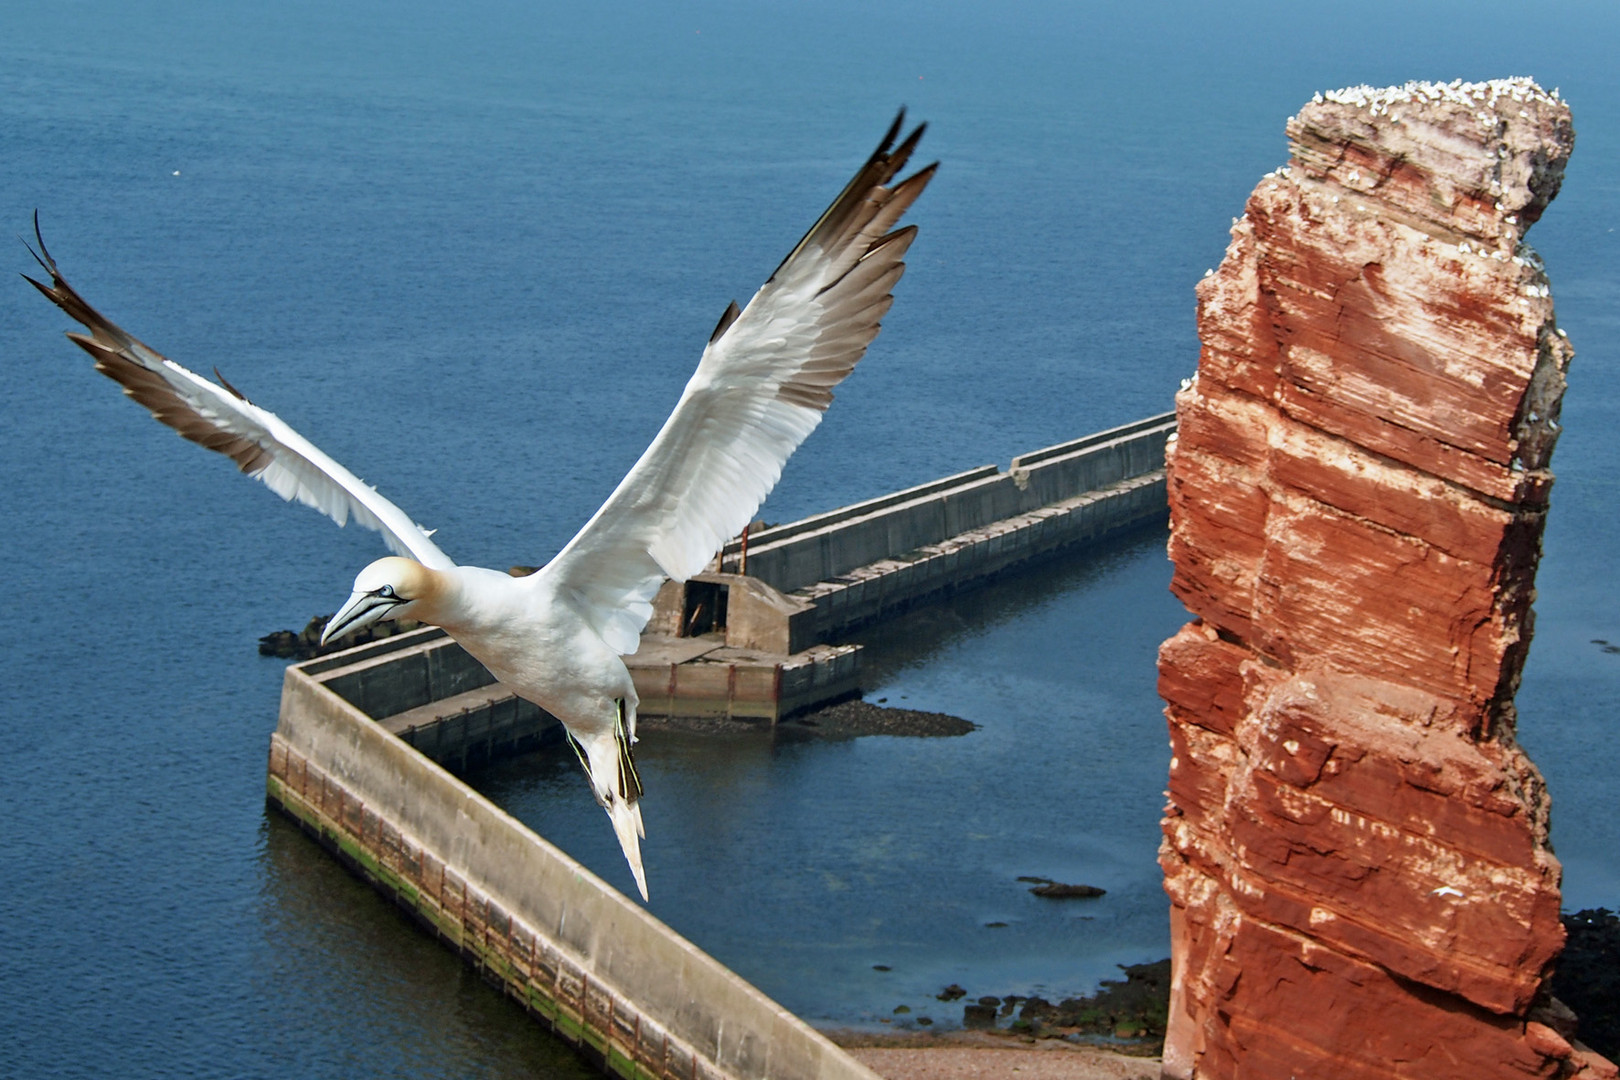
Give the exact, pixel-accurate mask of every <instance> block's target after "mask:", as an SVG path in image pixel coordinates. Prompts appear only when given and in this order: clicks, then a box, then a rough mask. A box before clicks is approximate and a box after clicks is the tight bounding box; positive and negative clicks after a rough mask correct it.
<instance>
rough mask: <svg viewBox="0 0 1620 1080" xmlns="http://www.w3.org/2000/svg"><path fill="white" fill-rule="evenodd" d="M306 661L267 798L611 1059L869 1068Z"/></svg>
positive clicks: (288, 693)
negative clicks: (341, 691)
mask: <svg viewBox="0 0 1620 1080" xmlns="http://www.w3.org/2000/svg"><path fill="white" fill-rule="evenodd" d="M385 644H387V643H385ZM320 663H322V661H314V662H312V665H319V664H320ZM307 666H311V665H295V666H293V667H291V668H289V669H288V670H287V676H286V684H285V687H284V690H283V694H282V706H281V716H280V723H279V725H278V727H277V730H276V732H275V734H274V735H273V736H272V737H271V744H270V775H269V780H268V797H269V800H270V802H271V803H272V804H273V805H275V806H276V807H278V808H279V809H281V810H282V811H284V812H285V813H287V814H289V815H290V816H291V817H293V818H294V819H295V820H297V821H298V822H299V823H300V824H301V825H302V826H303V828H304V829H305V830H306V831H307V832H308V833H310V834H311V835H312V836H314V837H315V838H316V839H318V840H319V841H320V842H321V843H322V844H323V845H325V846H326V847H327V848H328V849H330V850H331V851H333V852H334V853H335V854H337V855H338V856H339V857H340V858H341V859H342V860H343V861H344V862H345V863H347V864H348V865H349V866H350V867H351V868H352V869H353V870H355V871H356V872H357V873H359V874H361V875H362V876H363V877H365V878H366V879H367V880H369V881H370V882H371V883H372V884H373V885H375V886H376V887H377V888H378V889H379V890H380V891H382V892H383V893H384V894H385V895H387V896H389V897H390V898H391V899H393V900H394V901H395V902H396V903H398V904H400V905H401V906H402V907H404V908H406V909H407V910H408V911H410V912H411V913H412V914H413V915H414V916H415V917H416V918H417V919H418V921H419V922H421V924H422V925H423V926H424V927H425V928H427V929H428V930H429V931H430V932H432V933H434V934H436V935H437V936H438V937H439V938H440V939H441V940H443V941H444V942H445V943H446V944H447V945H448V946H450V947H451V948H454V949H456V950H458V951H459V952H460V953H461V954H462V956H463V957H465V958H466V960H467V961H468V963H470V964H472V965H473V966H474V967H476V968H477V969H478V970H479V971H480V972H481V973H482V974H483V975H484V976H485V977H486V978H487V979H489V980H490V981H492V982H494V983H496V984H497V985H499V986H500V987H501V988H502V989H503V990H504V991H505V992H506V993H507V994H508V995H510V996H511V997H512V998H514V999H515V1000H517V1001H518V1002H519V1003H520V1004H522V1005H523V1007H524V1008H525V1009H526V1010H528V1011H529V1012H530V1013H531V1014H532V1015H534V1016H535V1017H536V1018H537V1019H539V1020H540V1021H542V1022H543V1023H546V1024H547V1025H549V1026H550V1027H551V1028H552V1030H553V1031H555V1032H556V1033H557V1034H558V1035H559V1036H561V1037H562V1038H564V1039H566V1040H567V1041H569V1042H571V1043H573V1044H575V1045H576V1046H577V1047H579V1048H580V1050H581V1051H582V1052H584V1053H586V1054H587V1056H589V1057H591V1058H592V1059H594V1060H596V1061H597V1062H599V1063H600V1064H601V1066H602V1067H603V1068H604V1069H605V1070H606V1071H608V1072H610V1073H612V1074H615V1075H618V1076H622V1077H626V1078H627V1080H641V1078H654V1077H656V1078H659V1080H664V1078H668V1080H677V1078H678V1080H709V1078H713V1080H719V1078H723V1077H739V1078H740V1077H772V1078H778V1080H798V1078H803V1080H811V1078H815V1080H838V1078H850V1080H876V1074H875V1073H873V1072H871V1071H870V1070H869V1069H867V1068H866V1067H865V1066H864V1065H861V1064H860V1063H859V1062H858V1061H856V1060H855V1059H854V1058H852V1057H850V1056H849V1055H848V1054H846V1053H845V1052H844V1051H843V1050H840V1049H839V1048H838V1047H837V1046H835V1045H833V1044H832V1043H831V1042H830V1041H828V1040H827V1039H826V1038H825V1037H824V1036H822V1035H821V1034H819V1033H818V1032H816V1031H814V1030H813V1029H812V1028H810V1027H809V1026H808V1025H806V1024H805V1023H804V1022H803V1021H801V1020H799V1019H798V1018H797V1017H795V1016H793V1015H792V1014H791V1013H789V1012H788V1011H787V1010H785V1009H783V1008H782V1007H781V1006H779V1005H777V1004H776V1003H775V1002H773V1001H771V1000H770V999H769V998H767V997H766V996H765V995H764V994H762V993H761V992H760V991H759V990H757V989H755V988H754V987H753V986H751V985H750V984H749V983H747V982H746V981H744V980H743V979H742V978H741V977H740V976H738V975H736V974H735V973H733V972H732V971H730V970H729V969H727V968H726V967H724V966H723V965H721V964H720V963H719V962H718V961H716V960H714V959H713V958H712V957H710V956H709V955H708V954H706V953H704V952H703V951H702V950H701V949H699V948H697V947H696V946H695V945H693V944H692V943H690V942H689V941H687V940H686V939H684V938H682V937H681V936H680V935H679V934H677V933H675V932H674V931H673V930H671V929H670V928H669V927H667V926H665V925H664V924H663V923H661V922H660V921H658V920H657V919H656V918H654V917H653V916H652V915H651V914H650V913H649V912H647V911H646V909H644V908H642V907H640V906H639V905H637V904H635V903H633V902H632V901H630V900H628V899H626V898H625V897H624V896H623V895H622V894H621V893H619V892H618V891H617V890H615V889H613V888H612V887H610V886H609V885H607V884H606V883H605V882H603V881H602V880H601V879H600V878H598V877H596V875H594V874H592V873H591V872H590V871H589V870H587V869H586V868H585V867H584V866H582V865H580V864H579V863H577V862H575V861H574V860H573V859H571V858H569V857H568V856H567V855H565V854H564V853H563V852H561V851H560V850H558V849H557V848H555V847H553V846H552V845H551V844H549V843H547V842H546V841H545V840H543V839H541V838H540V837H539V836H537V835H536V834H535V833H533V832H532V831H530V830H529V829H528V828H526V827H525V826H524V825H523V824H522V823H521V822H519V821H517V820H516V819H514V818H512V817H510V816H509V815H507V814H505V813H504V812H502V811H501V810H500V809H498V808H497V807H496V806H495V805H494V804H492V803H491V802H490V801H489V800H487V799H485V798H484V797H483V796H482V795H480V794H479V793H478V792H476V791H474V790H473V789H472V788H470V787H468V786H467V785H466V784H465V783H463V782H462V781H460V780H458V779H457V778H456V777H455V776H453V775H451V774H450V773H449V772H448V771H446V770H445V769H444V768H443V767H442V766H440V765H438V764H436V763H435V762H433V761H431V760H429V759H428V758H427V757H426V756H425V755H423V754H422V753H420V752H418V751H417V750H416V749H415V748H414V747H412V746H410V745H408V744H407V743H405V742H404V741H402V740H401V739H399V738H397V737H396V736H394V735H393V734H391V733H389V732H388V731H387V730H385V729H384V728H383V727H382V726H381V725H379V724H377V723H376V722H375V721H373V720H372V718H371V717H370V716H368V715H366V713H364V712H362V711H361V710H360V709H359V708H357V707H356V706H355V705H353V704H351V703H350V702H349V701H347V700H345V699H344V698H343V697H341V696H339V695H338V694H337V693H336V692H334V690H333V689H332V688H331V687H330V686H329V685H327V683H323V681H322V678H321V675H322V674H329V673H321V672H316V673H311V672H310V671H307V670H305V668H306V667H307ZM337 677H338V678H341V677H342V676H341V675H339V676H337ZM328 681H330V680H328Z"/></svg>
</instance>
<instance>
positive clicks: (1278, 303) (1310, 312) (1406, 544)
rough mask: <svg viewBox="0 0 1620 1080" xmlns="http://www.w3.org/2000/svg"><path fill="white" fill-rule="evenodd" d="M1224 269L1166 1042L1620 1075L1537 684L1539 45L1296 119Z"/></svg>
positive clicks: (1220, 1052) (1174, 858)
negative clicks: (1543, 757) (1525, 55)
mask: <svg viewBox="0 0 1620 1080" xmlns="http://www.w3.org/2000/svg"><path fill="white" fill-rule="evenodd" d="M1288 136H1289V140H1290V144H1291V160H1290V162H1289V164H1288V166H1287V167H1285V168H1281V169H1279V170H1277V171H1276V172H1275V173H1272V174H1268V175H1267V176H1266V177H1265V178H1264V179H1263V180H1262V181H1261V183H1260V185H1259V186H1258V187H1257V188H1256V189H1255V190H1254V193H1253V194H1252V195H1251V196H1250V198H1249V201H1248V205H1247V207H1246V210H1245V213H1244V216H1243V217H1242V218H1240V219H1238V220H1237V221H1236V222H1235V223H1234V224H1233V227H1232V242H1231V245H1230V247H1229V248H1228V249H1227V252H1226V257H1225V259H1224V261H1223V262H1222V263H1221V266H1220V268H1219V269H1218V270H1216V271H1214V272H1212V273H1211V274H1210V275H1208V276H1206V278H1205V279H1204V281H1203V282H1202V283H1201V284H1200V286H1199V288H1198V324H1199V336H1200V339H1201V341H1202V346H1203V347H1202V353H1201V356H1200V359H1199V366H1198V373H1197V375H1196V377H1195V378H1194V379H1193V380H1191V382H1190V383H1189V384H1188V385H1187V386H1186V387H1185V388H1184V389H1183V390H1182V392H1181V393H1180V394H1179V395H1178V397H1177V413H1178V419H1179V436H1178V438H1177V440H1176V441H1175V442H1174V443H1173V444H1172V446H1171V447H1170V449H1169V452H1168V461H1169V470H1170V473H1169V475H1170V479H1169V491H1170V506H1171V518H1172V538H1171V541H1170V554H1171V557H1172V559H1173V560H1174V562H1175V576H1174V581H1173V584H1172V589H1173V591H1174V592H1175V593H1176V595H1177V596H1178V597H1180V598H1181V600H1182V601H1183V602H1184V603H1185V604H1186V605H1187V607H1188V609H1189V610H1190V611H1191V613H1192V614H1193V616H1194V619H1193V621H1192V622H1190V623H1189V624H1187V626H1185V627H1183V628H1182V630H1181V631H1180V632H1179V633H1178V634H1176V636H1175V637H1173V638H1171V639H1170V640H1169V641H1167V642H1165V644H1164V646H1163V647H1162V649H1161V650H1160V660H1159V677H1160V681H1159V688H1160V693H1161V695H1162V696H1163V697H1164V699H1165V701H1166V703H1167V706H1168V707H1167V710H1166V712H1167V716H1168V718H1169V726H1170V738H1171V748H1172V754H1173V757H1172V760H1171V766H1170V789H1169V793H1168V794H1169V805H1168V807H1167V809H1166V817H1165V819H1164V833H1165V841H1164V845H1163V847H1162V849H1161V863H1162V865H1163V868H1164V873H1165V886H1166V889H1167V891H1168V892H1169V894H1170V898H1171V901H1172V935H1173V952H1174V959H1175V975H1174V989H1173V997H1172V1002H1171V1017H1170V1023H1169V1034H1168V1038H1167V1040H1166V1046H1165V1058H1164V1070H1165V1075H1166V1076H1171V1077H1177V1078H1191V1077H1198V1078H1213V1077H1236V1076H1243V1077H1278V1078H1286V1077H1292V1076H1299V1077H1305V1076H1311V1077H1334V1078H1335V1080H1374V1078H1392V1077H1414V1076H1422V1077H1425V1078H1431V1080H1432V1078H1440V1077H1469V1078H1477V1077H1490V1076H1540V1077H1566V1076H1575V1075H1581V1076H1593V1077H1595V1076H1613V1075H1615V1074H1614V1071H1613V1066H1611V1065H1609V1064H1608V1063H1607V1062H1605V1061H1604V1060H1603V1059H1602V1058H1599V1057H1597V1056H1596V1055H1593V1054H1591V1053H1590V1052H1589V1051H1586V1050H1585V1049H1584V1048H1582V1047H1581V1046H1580V1045H1579V1044H1578V1043H1575V1042H1572V1041H1571V1039H1572V1036H1573V1028H1572V1026H1571V1025H1570V1023H1568V1021H1569V1019H1570V1017H1569V1014H1568V1011H1567V1010H1562V1009H1560V1008H1559V1007H1558V1006H1557V1005H1556V1003H1555V1002H1553V1001H1551V999H1550V996H1549V995H1548V994H1547V993H1546V992H1545V989H1544V988H1545V985H1546V983H1547V980H1548V978H1549V973H1550V971H1551V969H1552V966H1553V964H1554V962H1555V960H1556V958H1557V956H1558V952H1559V949H1560V947H1561V946H1562V943H1563V931H1562V928H1561V926H1560V924H1559V873H1560V870H1559V865H1558V861H1557V860H1556V859H1555V858H1554V856H1553V854H1552V851H1551V849H1550V847H1549V846H1548V841H1547V810H1548V800H1547V797H1546V794H1545V791H1544V788H1543V785H1542V780H1541V776H1540V774H1539V773H1538V772H1537V771H1536V768H1535V766H1534V765H1533V764H1532V763H1531V762H1530V760H1529V759H1528V758H1527V757H1526V756H1525V755H1524V753H1523V752H1522V751H1521V750H1520V749H1519V747H1518V745H1517V744H1516V743H1515V741H1514V734H1513V732H1514V720H1515V716H1514V711H1513V694H1514V691H1515V689H1516V687H1517V684H1518V680H1519V673H1520V669H1521V667H1522V665H1523V662H1524V656H1525V652H1526V649H1527V648H1528V646H1529V641H1530V629H1531V619H1532V614H1531V608H1530V605H1531V601H1532V600H1533V599H1534V588H1533V585H1534V577H1535V569H1536V563H1537V559H1538V558H1539V555H1540V542H1541V533H1542V525H1543V522H1544V521H1545V517H1546V513H1547V499H1548V492H1549V489H1550V487H1551V485H1552V474H1551V473H1550V472H1549V471H1548V461H1549V458H1550V456H1551V454H1552V449H1553V445H1554V443H1555V442H1556V441H1557V438H1558V430H1559V426H1558V410H1559V401H1560V399H1561V396H1562V394H1563V389H1564V372H1565V369H1566V367H1567V365H1568V363H1569V360H1570V357H1571V355H1572V350H1571V348H1570V346H1569V343H1568V342H1567V340H1566V339H1565V337H1564V334H1563V332H1562V331H1560V330H1559V329H1558V328H1557V324H1556V322H1555V320H1554V316H1553V303H1552V299H1551V295H1550V292H1549V288H1548V282H1547V277H1546V275H1545V273H1544V272H1543V268H1542V264H1541V260H1540V259H1539V258H1538V257H1537V256H1536V254H1535V253H1534V252H1533V251H1532V250H1531V249H1530V248H1529V247H1527V246H1526V245H1525V243H1524V241H1523V237H1524V233H1525V230H1526V229H1528V228H1529V226H1530V225H1531V224H1532V223H1533V222H1534V221H1535V220H1536V219H1537V218H1538V217H1540V215H1541V213H1542V211H1543V210H1545V209H1546V207H1547V204H1548V203H1549V202H1550V201H1551V200H1552V198H1553V197H1554V195H1556V194H1557V192H1558V187H1559V183H1560V182H1561V180H1562V176H1563V169H1564V163H1565V161H1566V160H1567V158H1568V156H1569V154H1570V151H1571V149H1572V147H1573V143H1574V132H1573V129H1572V127H1571V124H1570V116H1569V110H1568V108H1567V107H1566V106H1565V104H1564V103H1563V102H1562V101H1560V100H1558V99H1557V98H1556V97H1554V96H1552V95H1549V94H1547V93H1545V92H1543V91H1542V90H1541V89H1540V88H1539V87H1537V86H1536V85H1535V84H1534V83H1533V82H1531V81H1529V80H1527V79H1514V80H1504V81H1497V82H1490V83H1478V84H1468V83H1452V84H1450V85H1434V84H1408V85H1407V86H1404V87H1397V88H1391V89H1386V90H1373V89H1370V88H1366V87H1362V88H1358V89H1354V90H1346V91H1339V92H1337V93H1333V94H1329V95H1326V96H1321V95H1319V96H1318V97H1317V99H1316V100H1314V101H1313V102H1311V103H1310V104H1309V105H1307V106H1306V107H1305V108H1304V109H1302V110H1301V111H1300V113H1299V115H1298V116H1296V117H1294V118H1293V119H1292V120H1290V121H1289V123H1288Z"/></svg>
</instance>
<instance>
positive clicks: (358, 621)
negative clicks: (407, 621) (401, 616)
mask: <svg viewBox="0 0 1620 1080" xmlns="http://www.w3.org/2000/svg"><path fill="white" fill-rule="evenodd" d="M398 606H399V601H398V600H396V599H393V598H391V597H381V596H378V595H377V594H376V593H362V592H357V593H355V594H354V595H353V596H351V597H349V602H348V603H346V604H344V605H343V606H342V607H341V608H339V609H338V613H337V614H336V615H333V616H332V617H331V618H330V619H328V620H326V629H325V630H324V631H322V633H321V644H322V645H325V644H326V643H327V642H329V641H331V640H332V639H333V638H339V637H342V636H343V635H344V634H347V633H349V632H350V631H351V630H358V629H360V628H361V627H362V626H370V625H371V624H372V623H374V622H381V621H382V620H383V619H386V618H387V617H388V613H389V612H390V611H393V610H394V608H396V607H398Z"/></svg>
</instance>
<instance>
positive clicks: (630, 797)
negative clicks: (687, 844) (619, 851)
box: [568, 702, 647, 900]
mask: <svg viewBox="0 0 1620 1080" xmlns="http://www.w3.org/2000/svg"><path fill="white" fill-rule="evenodd" d="M568 741H569V744H570V745H572V746H573V748H574V753H575V754H577V755H578V756H579V763H580V764H581V765H583V766H584V767H585V775H586V778H587V779H588V780H589V781H590V784H591V794H593V795H595V796H596V801H597V803H598V804H600V805H601V807H602V809H603V810H606V811H607V815H608V818H609V820H611V821H612V822H613V834H614V835H615V836H616V837H618V840H619V846H620V847H621V848H623V849H624V859H625V862H627V863H629V864H630V872H631V873H632V874H634V875H635V879H636V888H637V889H639V890H640V891H641V898H642V900H646V899H647V875H646V871H645V870H644V869H643V868H642V865H641V840H642V839H644V838H645V837H646V835H647V830H646V827H645V826H644V825H643V824H642V820H641V803H640V802H639V800H640V798H641V790H642V789H641V777H640V775H639V774H638V773H637V772H636V766H635V762H634V761H633V760H632V759H631V756H630V737H629V732H628V730H627V724H626V719H625V709H624V705H623V703H622V702H621V703H620V704H619V712H618V716H617V718H616V723H615V725H614V729H613V731H612V733H611V734H609V733H607V732H602V733H599V734H593V735H586V736H584V737H583V738H582V737H580V736H578V735H575V734H574V733H573V732H569V733H568Z"/></svg>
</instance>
